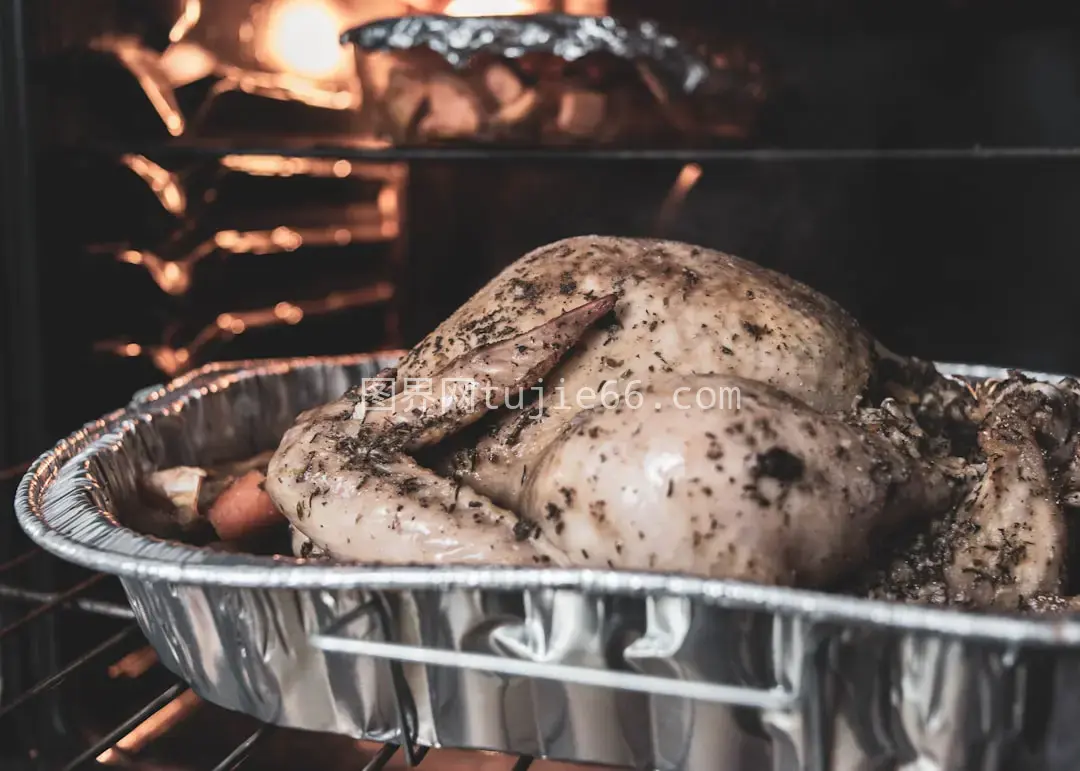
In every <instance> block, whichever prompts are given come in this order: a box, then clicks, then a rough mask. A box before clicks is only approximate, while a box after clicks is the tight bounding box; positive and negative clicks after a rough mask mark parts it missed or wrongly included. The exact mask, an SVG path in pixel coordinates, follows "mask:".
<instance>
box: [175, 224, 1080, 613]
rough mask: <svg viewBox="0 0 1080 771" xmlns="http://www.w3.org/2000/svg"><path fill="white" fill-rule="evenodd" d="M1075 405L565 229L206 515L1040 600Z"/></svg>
mask: <svg viewBox="0 0 1080 771" xmlns="http://www.w3.org/2000/svg"><path fill="white" fill-rule="evenodd" d="M1078 392H1080V389H1078V388H1076V387H1075V384H1074V383H1072V381H1067V382H1063V383H1060V384H1057V385H1051V384H1047V383H1036V382H1033V381H1030V380H1028V379H1027V378H1024V377H1022V376H1020V375H1018V374H1017V375H1013V376H1012V377H1010V378H1009V379H1008V380H1007V381H1002V382H989V383H982V384H979V385H977V386H973V385H971V384H969V383H966V382H963V381H961V380H958V379H954V378H949V377H945V376H942V375H941V374H939V373H938V372H937V371H936V370H935V369H934V367H932V366H930V365H929V364H926V363H924V362H921V361H919V360H917V359H912V358H907V357H902V356H898V355H896V354H894V353H892V352H890V351H889V350H887V349H886V348H885V347H884V346H883V345H882V344H881V343H880V342H878V341H876V340H875V339H873V337H872V336H871V335H869V334H868V333H867V332H866V331H865V330H863V329H861V328H860V326H859V325H858V324H857V323H856V322H855V321H854V320H853V319H852V318H851V317H850V316H849V315H848V314H847V313H846V312H845V311H844V310H843V309H842V308H840V307H839V306H838V305H837V304H836V303H834V302H833V301H831V300H830V299H828V298H826V297H824V296H823V295H821V294H819V293H818V292H816V291H814V290H812V289H810V288H809V287H807V286H804V285H803V284H800V283H799V282H797V281H795V280H793V279H791V278H788V277H786V276H783V275H781V274H779V273H776V272H773V271H770V270H766V269H764V268H762V267H760V266H757V265H755V264H753V263H750V262H748V261H745V260H742V259H739V258H737V257H733V256H730V255H726V254H722V253H720V252H716V251H713V250H710V249H704V248H700V247H695V246H691V245H688V244H682V243H675V242H669V241H656V240H641V239H628V238H609V237H581V238H571V239H566V240H563V241H559V242H557V243H554V244H551V245H548V246H545V247H542V248H540V249H536V250H535V251H533V252H531V253H529V254H527V255H525V256H524V257H522V258H521V259H519V260H518V261H516V262H515V263H513V264H512V265H510V266H509V267H507V268H506V269H505V270H504V271H502V272H501V273H500V274H499V275H497V276H496V277H495V278H493V279H492V280H491V281H490V282H489V283H488V284H487V285H486V286H485V287H483V288H482V289H481V290H480V291H479V292H477V293H476V295H475V296H473V297H472V298H471V299H470V300H469V301H468V302H466V303H465V304H464V305H462V306H461V307H460V308H459V309H458V310H457V311H456V312H455V313H454V314H453V315H451V316H450V317H449V318H448V319H446V321H445V322H443V323H442V324H441V325H440V326H439V327H438V328H437V329H435V330H433V331H432V332H431V333H430V334H429V335H428V336H427V337H426V338H425V339H424V340H422V341H421V342H420V343H419V344H418V345H417V346H416V347H414V348H413V349H412V350H411V351H409V352H408V353H407V355H405V357H404V358H403V359H402V360H401V362H400V363H399V365H398V366H397V368H396V369H391V370H387V371H385V372H383V373H380V376H379V377H378V378H375V379H373V380H370V381H366V382H364V383H358V384H356V385H355V387H353V388H351V389H350V390H349V391H348V392H346V393H345V394H343V395H342V396H341V398H339V399H337V400H336V401H334V402H332V403H330V404H326V405H323V406H320V407H317V408H315V409H312V410H309V411H307V412H305V413H303V414H302V415H300V416H299V417H298V418H297V419H296V422H295V424H294V425H293V426H292V427H291V428H290V429H289V430H288V431H287V432H286V433H285V435H284V436H283V438H282V440H281V443H280V446H279V447H278V448H277V450H276V452H274V453H273V455H272V457H271V458H270V459H269V462H268V464H267V465H266V466H265V467H264V470H263V471H258V472H247V473H246V474H245V475H244V476H243V477H241V478H239V479H238V480H237V481H236V482H235V483H234V484H235V486H236V488H237V491H234V492H233V493H232V494H231V495H225V494H223V495H222V497H221V498H220V500H219V501H218V502H217V503H215V504H214V508H213V509H212V511H213V512H215V516H216V519H213V520H212V521H213V522H214V523H215V527H217V528H218V529H219V532H224V531H228V532H230V533H237V532H241V531H242V530H243V526H238V525H237V524H236V522H234V521H233V518H234V517H235V518H240V519H242V517H243V516H244V515H243V514H242V513H241V512H240V510H241V509H242V508H243V506H241V504H245V505H246V503H245V502H250V506H249V508H251V510H252V511H251V512H250V514H251V517H252V521H253V522H255V521H257V522H259V523H262V525H265V523H267V522H269V521H272V519H273V517H274V516H281V515H282V514H283V515H284V517H285V518H287V519H288V521H289V524H290V526H291V530H292V533H293V536H294V549H295V551H296V552H297V553H298V554H299V555H301V556H305V557H317V558H323V559H332V560H340V561H348V562H364V563H383V564H387V563H390V564H415V563H420V564H472V565H484V566H498V565H529V566H542V565H554V566H567V567H570V566H572V567H594V568H612V569H625V570H652V571H668V572H676V573H684V574H693V575H699V576H706V577H712V578H725V579H737V580H745V581H753V582H758V583H767V584H778V585H789V586H802V587H812V588H835V587H838V586H846V587H848V588H849V589H851V588H852V587H855V590H856V591H859V592H861V593H864V594H869V595H871V596H878V597H890V598H894V599H903V600H909V601H924V602H948V603H957V604H966V605H970V606H977V607H996V608H1020V607H1033V606H1034V605H1035V604H1039V603H1042V606H1049V605H1051V604H1053V603H1050V602H1049V601H1048V600H1047V599H1046V598H1053V597H1061V593H1062V591H1063V590H1064V587H1065V581H1066V578H1067V570H1066V567H1067V564H1066V560H1067V553H1066V552H1067V549H1066V540H1067V533H1066V527H1065V524H1066V522H1065V513H1064V512H1065V510H1066V509H1067V508H1068V507H1069V506H1071V505H1075V504H1077V503H1080V448H1078V445H1077V441H1076V428H1077V426H1076V425H1075V423H1076V419H1077V414H1080V410H1078V408H1077V403H1078V397H1077V394H1078ZM263 474H265V476H263ZM187 476H188V477H190V478H191V479H195V476H192V475H190V474H188V475H187ZM185 478H186V477H185ZM166 481H168V480H166ZM162 485H164V482H163V483H162ZM173 486H175V485H173ZM181 487H183V486H181ZM163 489H171V488H168V486H167V485H166V486H163ZM184 490H185V491H186V490H187V488H186V487H184ZM226 493H229V491H228V490H227V491H226ZM196 497H197V496H196ZM189 498H192V495H191V494H190V491H187V492H185V497H184V501H185V505H187V506H188V507H189V508H190V507H191V505H192V504H191V501H188V499H189ZM192 499H193V498H192ZM193 500H194V499H193ZM222 537H223V538H224V536H222ZM1068 605H1069V602H1068V601H1064V600H1063V601H1062V602H1059V603H1057V605H1056V606H1055V607H1065V606H1068Z"/></svg>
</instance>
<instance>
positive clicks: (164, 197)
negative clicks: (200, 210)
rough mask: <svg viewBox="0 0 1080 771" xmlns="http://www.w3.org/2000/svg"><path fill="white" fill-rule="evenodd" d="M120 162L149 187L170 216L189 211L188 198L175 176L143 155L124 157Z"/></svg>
mask: <svg viewBox="0 0 1080 771" xmlns="http://www.w3.org/2000/svg"><path fill="white" fill-rule="evenodd" d="M120 161H121V162H122V163H123V164H124V165H125V166H127V167H128V168H129V169H131V170H132V171H133V172H135V173H136V174H137V175H138V176H139V178H140V179H142V180H143V181H144V182H145V183H146V184H147V185H149V187H150V190H152V191H153V193H154V195H156V196H157V199H158V201H160V202H161V205H162V207H164V209H165V211H167V212H169V214H176V215H180V214H183V213H184V212H185V211H186V210H187V196H185V195H184V191H183V189H181V187H180V183H179V182H178V181H177V177H176V175H175V174H172V173H171V172H169V171H168V170H166V169H164V168H162V167H161V166H159V165H158V164H156V163H154V162H153V161H151V160H150V159H149V158H147V157H146V156H143V155H122V156H120Z"/></svg>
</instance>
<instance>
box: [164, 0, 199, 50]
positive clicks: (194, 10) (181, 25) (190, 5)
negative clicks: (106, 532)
mask: <svg viewBox="0 0 1080 771" xmlns="http://www.w3.org/2000/svg"><path fill="white" fill-rule="evenodd" d="M200 16H202V2H201V0H186V2H185V3H184V10H183V12H182V13H181V14H180V18H179V19H177V20H176V24H174V25H173V28H172V29H171V30H169V42H171V43H179V42H180V41H181V40H183V39H184V36H185V35H187V33H189V32H190V31H191V28H192V27H194V26H195V25H196V24H198V23H199V17H200Z"/></svg>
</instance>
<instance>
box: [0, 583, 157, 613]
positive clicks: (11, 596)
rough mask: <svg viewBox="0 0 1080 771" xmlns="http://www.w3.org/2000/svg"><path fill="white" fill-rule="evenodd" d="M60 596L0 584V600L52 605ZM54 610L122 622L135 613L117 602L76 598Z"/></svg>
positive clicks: (56, 606) (57, 606)
mask: <svg viewBox="0 0 1080 771" xmlns="http://www.w3.org/2000/svg"><path fill="white" fill-rule="evenodd" d="M59 596H60V595H59V594H57V593H56V592H35V591H31V590H30V589H22V588H20V587H17V586H8V585H7V584H0V598H3V599H5V600H17V601H20V602H38V603H52V602H54V601H55V600H56V598H57V597H59ZM53 607H55V608H60V607H64V608H74V609H76V610H81V611H84V612H86V613H93V614H95V615H98V616H109V617H111V618H119V619H124V620H131V619H134V618H135V613H134V612H133V611H132V610H131V608H130V607H128V606H127V605H121V604H120V603H117V602H105V601H103V600H88V599H83V598H78V599H74V600H70V601H68V602H62V603H60V604H59V605H53Z"/></svg>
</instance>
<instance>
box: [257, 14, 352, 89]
mask: <svg viewBox="0 0 1080 771" xmlns="http://www.w3.org/2000/svg"><path fill="white" fill-rule="evenodd" d="M345 26H346V25H345V22H344V20H343V19H342V17H341V15H340V14H339V13H338V11H337V9H336V8H334V7H333V6H332V5H331V4H330V3H329V2H326V0H283V1H282V2H279V3H278V4H277V5H275V6H274V7H273V8H272V9H271V11H270V14H269V18H268V19H267V26H266V31H265V33H264V34H265V35H266V46H265V49H266V51H267V53H268V55H269V57H270V58H271V59H272V60H273V64H274V65H275V66H276V67H278V68H279V69H281V70H284V71H286V72H291V73H294V74H296V75H301V76H304V77H309V78H316V79H318V78H332V77H334V76H335V75H339V74H340V73H341V72H342V71H343V70H344V69H345V67H346V66H347V65H348V51H347V50H346V49H345V48H344V47H343V46H342V45H341V43H340V42H339V40H338V36H339V34H340V33H341V31H342V29H343V28H344V27H345Z"/></svg>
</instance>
